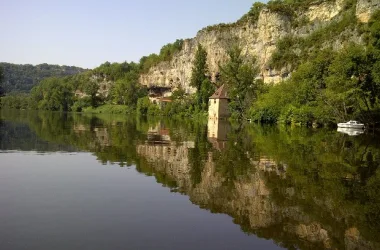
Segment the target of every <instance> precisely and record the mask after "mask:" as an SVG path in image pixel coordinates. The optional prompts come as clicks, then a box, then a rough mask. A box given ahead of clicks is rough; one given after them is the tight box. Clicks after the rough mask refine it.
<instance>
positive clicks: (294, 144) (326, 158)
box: [250, 127, 380, 248]
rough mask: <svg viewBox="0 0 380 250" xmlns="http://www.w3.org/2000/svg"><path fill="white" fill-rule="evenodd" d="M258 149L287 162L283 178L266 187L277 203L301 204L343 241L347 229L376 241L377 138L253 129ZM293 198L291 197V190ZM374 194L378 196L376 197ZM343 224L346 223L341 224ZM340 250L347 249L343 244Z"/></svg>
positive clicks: (271, 180)
mask: <svg viewBox="0 0 380 250" xmlns="http://www.w3.org/2000/svg"><path fill="white" fill-rule="evenodd" d="M250 133H251V134H252V135H253V138H254V143H255V145H256V147H257V150H260V151H262V152H264V153H265V154H267V155H271V156H272V157H273V158H274V159H276V160H277V161H281V162H286V163H287V165H288V168H287V173H286V174H287V178H286V179H285V180H283V179H281V178H276V177H274V176H271V177H270V178H267V185H268V187H270V189H271V190H272V197H273V198H274V201H275V202H276V204H277V205H280V206H294V205H297V206H299V207H301V208H302V210H303V211H307V214H308V216H310V218H312V220H315V221H319V222H321V223H322V224H324V225H330V226H332V227H333V228H335V229H334V230H331V232H330V233H332V234H333V235H332V236H333V237H334V238H335V240H336V241H337V242H336V243H338V242H340V244H343V242H341V239H343V238H344V237H345V230H346V229H347V228H348V227H352V226H354V227H358V228H359V229H360V232H361V234H362V235H363V236H365V238H366V239H368V240H373V241H377V239H376V235H377V233H378V232H379V231H380V227H379V224H378V221H379V214H380V212H379V211H380V210H379V206H380V200H379V198H378V197H379V192H380V180H379V165H380V158H379V157H380V151H379V140H378V139H377V138H373V137H367V136H360V137H356V138H353V137H348V136H346V135H342V134H338V133H335V131H322V130H319V131H314V132H312V131H311V130H307V129H294V130H278V129H275V128H269V129H262V128H258V127H253V128H251V131H250ZM289 188H292V189H293V190H294V194H293V195H292V196H291V197H289V195H288V194H287V190H289ZM374 190H376V191H375V192H377V194H376V195H374V194H375V192H374ZM342 222H343V223H342ZM338 248H344V245H340V247H338Z"/></svg>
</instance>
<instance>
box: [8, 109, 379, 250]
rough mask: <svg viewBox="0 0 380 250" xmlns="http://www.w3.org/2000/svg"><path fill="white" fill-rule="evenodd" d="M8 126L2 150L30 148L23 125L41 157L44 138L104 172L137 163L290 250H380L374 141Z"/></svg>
mask: <svg viewBox="0 0 380 250" xmlns="http://www.w3.org/2000/svg"><path fill="white" fill-rule="evenodd" d="M20 124H21V125H20ZM0 126H1V136H2V137H1V145H2V147H1V149H2V150H6V149H7V147H8V145H12V146H11V147H12V148H15V146H14V145H15V144H20V143H21V140H20V139H18V138H17V137H15V136H14V135H12V134H11V132H10V131H12V130H14V129H15V127H17V126H19V127H20V126H21V130H22V131H23V132H24V134H23V135H22V138H23V140H24V144H23V145H26V146H23V147H18V149H20V150H34V149H33V148H34V146H30V148H28V145H34V144H33V143H29V142H31V141H33V140H35V139H36V138H39V139H38V140H43V141H48V142H50V143H51V144H49V145H63V146H65V147H68V148H78V149H80V150H86V151H90V152H93V154H94V155H95V156H96V157H97V158H98V160H99V161H101V162H102V163H107V162H110V163H117V164H119V165H120V166H130V165H132V164H134V165H135V166H136V170H137V171H139V172H141V173H144V174H146V175H150V176H154V177H155V178H156V180H157V182H159V183H161V184H162V185H164V186H166V187H168V188H170V190H171V191H173V192H180V193H182V194H186V195H187V196H188V197H189V199H190V200H191V202H193V203H194V204H196V205H198V206H199V207H200V208H202V209H207V210H209V211H211V212H212V213H224V214H228V215H230V216H231V217H232V218H233V222H234V223H236V224H238V225H239V226H240V227H241V229H242V230H243V231H244V232H246V233H248V234H254V235H257V236H259V237H262V238H266V239H272V240H274V241H275V242H276V243H277V244H278V245H280V246H282V247H285V248H288V249H297V248H300V249H321V248H327V249H379V248H380V243H379V239H378V237H377V236H378V235H379V233H380V223H379V222H380V170H379V165H380V150H379V149H380V146H379V140H378V137H376V136H373V135H371V136H367V135H361V136H360V137H350V136H348V135H346V134H340V133H336V132H335V131H330V130H309V129H289V128H283V129H281V128H277V127H261V126H251V125H250V126H249V127H246V128H243V129H242V128H240V127H234V126H231V125H230V124H229V123H228V122H226V121H219V122H217V121H208V124H207V126H206V124H196V123H191V122H190V121H186V122H184V121H172V120H163V121H147V120H137V121H135V120H125V119H124V118H123V117H120V118H118V117H112V118H110V117H105V116H104V117H94V116H86V115H64V114H51V113H50V114H43V113H37V114H15V113H6V112H5V111H2V120H1V122H0ZM28 134H35V135H37V136H34V137H33V136H29V135H28ZM6 135H10V136H6ZM16 148H17V147H16ZM51 149H52V150H55V149H54V147H53V146H52V148H51Z"/></svg>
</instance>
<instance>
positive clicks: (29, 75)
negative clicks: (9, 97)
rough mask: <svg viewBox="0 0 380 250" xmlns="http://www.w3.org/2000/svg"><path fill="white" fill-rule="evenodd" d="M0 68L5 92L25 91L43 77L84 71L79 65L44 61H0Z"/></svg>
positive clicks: (62, 75)
mask: <svg viewBox="0 0 380 250" xmlns="http://www.w3.org/2000/svg"><path fill="white" fill-rule="evenodd" d="M0 68H2V69H3V80H4V81H3V84H2V87H3V89H4V91H5V93H11V92H16V93H18V92H23V93H27V92H29V91H30V90H31V89H32V88H33V87H34V86H36V85H37V84H38V83H39V82H40V81H41V80H43V79H45V78H48V77H64V76H69V75H74V74H78V73H80V72H84V71H86V70H85V69H82V68H79V67H74V66H59V65H51V64H46V63H44V64H39V65H36V66H34V65H30V64H24V65H20V64H12V63H0Z"/></svg>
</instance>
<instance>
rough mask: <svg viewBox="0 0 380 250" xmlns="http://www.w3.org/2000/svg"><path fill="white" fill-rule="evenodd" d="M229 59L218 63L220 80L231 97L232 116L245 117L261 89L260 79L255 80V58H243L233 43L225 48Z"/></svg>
mask: <svg viewBox="0 0 380 250" xmlns="http://www.w3.org/2000/svg"><path fill="white" fill-rule="evenodd" d="M227 54H228V57H229V61H228V62H227V63H226V64H224V65H220V69H221V73H222V74H221V78H222V79H221V81H222V83H224V84H226V86H227V89H228V95H229V97H230V98H231V100H230V103H229V107H230V109H231V111H232V115H233V118H238V119H241V118H245V117H246V115H247V114H246V113H247V110H248V108H249V107H250V105H251V103H252V102H253V101H254V100H255V99H256V97H257V95H258V94H259V92H260V91H261V89H262V81H261V80H257V79H256V76H257V74H258V68H257V67H256V60H255V58H251V59H248V58H244V57H243V55H242V49H241V48H240V47H239V46H238V45H237V44H233V45H232V46H231V47H230V49H228V50H227Z"/></svg>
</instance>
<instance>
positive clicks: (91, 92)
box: [83, 80, 99, 107]
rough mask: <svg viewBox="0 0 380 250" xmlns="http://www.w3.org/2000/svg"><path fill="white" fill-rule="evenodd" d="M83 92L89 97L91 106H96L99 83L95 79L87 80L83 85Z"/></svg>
mask: <svg viewBox="0 0 380 250" xmlns="http://www.w3.org/2000/svg"><path fill="white" fill-rule="evenodd" d="M83 90H84V92H85V93H86V94H87V95H88V96H89V97H90V101H91V106H92V107H96V106H98V104H99V97H98V96H97V93H98V90H99V84H98V83H97V82H96V81H91V80H89V81H87V82H86V83H85V84H84V85H83Z"/></svg>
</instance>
